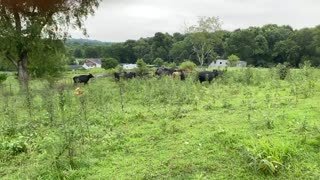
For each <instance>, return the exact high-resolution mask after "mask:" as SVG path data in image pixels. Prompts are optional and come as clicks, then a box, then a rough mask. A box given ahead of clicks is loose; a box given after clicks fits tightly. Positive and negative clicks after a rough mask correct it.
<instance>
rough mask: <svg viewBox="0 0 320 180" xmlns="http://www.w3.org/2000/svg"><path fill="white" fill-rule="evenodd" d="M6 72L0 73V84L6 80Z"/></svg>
mask: <svg viewBox="0 0 320 180" xmlns="http://www.w3.org/2000/svg"><path fill="white" fill-rule="evenodd" d="M7 77H8V76H7V74H0V84H2V83H3V82H4V81H6V80H7Z"/></svg>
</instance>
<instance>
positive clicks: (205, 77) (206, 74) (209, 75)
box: [198, 69, 225, 83]
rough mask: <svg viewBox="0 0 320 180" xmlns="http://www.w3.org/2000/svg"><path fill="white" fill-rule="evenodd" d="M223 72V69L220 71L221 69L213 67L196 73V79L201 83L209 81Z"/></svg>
mask: <svg viewBox="0 0 320 180" xmlns="http://www.w3.org/2000/svg"><path fill="white" fill-rule="evenodd" d="M224 72H225V70H223V71H221V70H216V69H214V70H213V71H212V72H210V71H202V72H199V73H198V80H199V81H200V83H202V82H204V81H209V83H211V81H212V80H213V79H214V78H216V77H218V76H221V75H222V74H223V73H224Z"/></svg>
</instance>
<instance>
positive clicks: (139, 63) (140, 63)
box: [136, 59, 148, 76]
mask: <svg viewBox="0 0 320 180" xmlns="http://www.w3.org/2000/svg"><path fill="white" fill-rule="evenodd" d="M136 64H137V66H138V72H137V74H138V75H139V76H143V74H144V73H147V72H148V67H147V64H146V63H145V62H144V61H143V59H138V60H137V62H136Z"/></svg>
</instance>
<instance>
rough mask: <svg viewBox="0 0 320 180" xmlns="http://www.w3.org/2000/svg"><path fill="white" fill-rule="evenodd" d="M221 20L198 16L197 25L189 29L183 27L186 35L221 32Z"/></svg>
mask: <svg viewBox="0 0 320 180" xmlns="http://www.w3.org/2000/svg"><path fill="white" fill-rule="evenodd" d="M221 24H222V22H221V20H220V19H219V17H205V16H199V17H198V21H197V25H192V26H190V27H185V28H186V29H185V31H186V33H195V32H215V31H218V30H221Z"/></svg>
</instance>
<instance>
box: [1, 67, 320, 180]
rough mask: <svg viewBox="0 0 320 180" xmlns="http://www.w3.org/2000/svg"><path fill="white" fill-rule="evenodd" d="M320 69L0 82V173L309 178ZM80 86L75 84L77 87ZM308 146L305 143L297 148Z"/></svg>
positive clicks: (315, 146) (313, 170) (313, 172)
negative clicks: (206, 77) (205, 77)
mask: <svg viewBox="0 0 320 180" xmlns="http://www.w3.org/2000/svg"><path fill="white" fill-rule="evenodd" d="M319 74H320V72H319V70H317V69H313V68H311V67H308V66H305V67H303V68H302V69H299V70H291V71H290V75H289V76H286V78H285V79H284V80H281V78H280V77H279V75H278V74H277V70H276V69H256V68H244V69H229V70H228V72H226V74H225V75H224V76H223V77H221V78H218V79H215V80H214V81H213V82H212V83H211V84H209V83H207V82H205V83H202V84H200V83H199V82H197V81H196V80H195V76H194V75H189V76H188V78H187V79H186V81H180V80H177V79H172V78H171V77H162V78H156V77H152V78H145V79H139V78H137V79H132V80H126V81H124V80H121V81H120V82H116V81H114V80H113V79H112V78H110V77H104V78H96V79H95V80H93V81H91V82H89V85H87V86H83V85H76V86H75V85H73V84H72V82H71V81H70V80H68V79H63V80H60V81H55V83H52V82H47V81H44V80H34V81H32V82H31V86H30V87H31V88H30V92H29V93H28V94H22V93H20V92H19V89H18V85H17V82H16V80H15V79H14V78H12V77H9V78H8V79H7V80H6V81H5V82H4V83H3V84H2V86H0V89H1V90H0V92H1V94H0V100H1V102H2V104H1V106H0V108H1V111H2V112H3V113H1V114H0V121H1V129H0V139H1V145H0V167H2V168H1V169H0V177H1V179H37V178H39V179H41V178H43V179H69V178H70V179H79V178H85V179H129V178H134V179H153V178H157V179H166V178H174V179H175V178H177V179H195V178H198V179H226V178H237V179H243V178H244V179H265V178H268V177H271V178H272V177H274V176H277V177H278V178H279V179H288V178H289V179H293V178H294V179H296V178H298V179H317V178H319V176H320V172H319V168H318V167H319V166H320V164H319V161H318V160H317V159H319V147H320V138H319V137H320V133H319V132H320V130H319V129H320V124H319V121H318V119H317V117H319V111H318V109H319V108H318V106H319V105H318V101H319V100H320V99H319V91H318V90H319V87H320V86H319V85H320V83H319V81H318V79H317V78H316V77H317V75H319ZM77 87H79V88H80V91H81V93H79V91H75V89H76V88H77ZM305 152H308V153H305Z"/></svg>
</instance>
